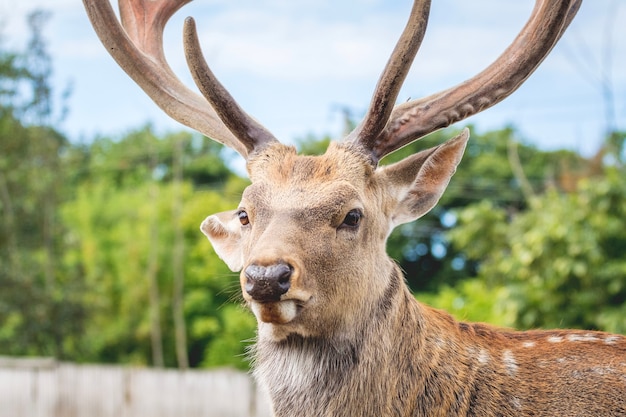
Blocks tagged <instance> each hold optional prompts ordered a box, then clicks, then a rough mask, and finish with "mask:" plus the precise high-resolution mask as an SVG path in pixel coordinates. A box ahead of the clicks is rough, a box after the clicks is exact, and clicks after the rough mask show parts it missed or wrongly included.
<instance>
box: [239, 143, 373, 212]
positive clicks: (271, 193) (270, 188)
mask: <svg viewBox="0 0 626 417" xmlns="http://www.w3.org/2000/svg"><path fill="white" fill-rule="evenodd" d="M248 172H249V174H250V179H251V180H252V185H250V186H249V187H248V188H247V189H246V191H245V192H244V195H243V203H247V204H253V205H257V204H258V205H261V204H262V205H266V206H270V207H273V208H307V209H309V210H315V209H322V208H327V209H328V210H332V209H333V207H334V208H335V209H339V208H341V207H344V206H345V205H348V204H352V203H355V202H358V201H361V202H362V201H363V200H364V198H365V197H366V196H367V195H369V194H371V192H372V189H374V188H376V185H375V183H376V176H375V171H374V167H373V165H372V164H371V163H370V162H369V160H368V159H367V157H366V156H365V155H364V154H363V153H362V152H361V151H360V150H359V149H357V148H354V147H351V146H347V145H341V144H335V143H331V145H330V146H329V148H328V150H327V151H326V153H325V154H323V155H319V156H306V155H298V154H297V153H296V151H295V149H294V148H292V147H288V146H284V145H280V144H277V145H273V146H271V147H269V148H268V149H266V150H264V152H263V153H262V154H260V155H258V156H255V157H254V158H252V159H251V160H250V161H249V162H248Z"/></svg>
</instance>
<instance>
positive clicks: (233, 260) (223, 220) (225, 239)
mask: <svg viewBox="0 0 626 417" xmlns="http://www.w3.org/2000/svg"><path fill="white" fill-rule="evenodd" d="M200 230H202V233H204V234H205V236H206V237H207V238H209V241H210V242H211V244H212V245H213V248H214V249H215V252H216V253H217V256H219V257H220V259H222V260H223V261H224V262H225V263H226V265H228V267H229V268H230V270H231V271H233V272H239V271H241V269H242V268H243V253H242V251H241V222H240V220H239V218H238V217H237V210H231V211H225V212H222V213H217V214H214V215H212V216H209V217H207V218H206V219H204V221H203V222H202V224H201V225H200Z"/></svg>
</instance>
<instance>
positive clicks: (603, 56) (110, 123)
mask: <svg viewBox="0 0 626 417" xmlns="http://www.w3.org/2000/svg"><path fill="white" fill-rule="evenodd" d="M533 3H534V2H533V1H531V0H472V1H467V0H433V2H432V6H431V15H430V20H429V24H428V29H427V32H426V36H425V38H424V42H423V44H422V47H421V49H420V52H419V53H418V56H417V58H416V60H415V62H414V64H413V68H412V70H411V72H410V74H409V76H408V78H407V80H406V81H405V84H404V87H403V89H402V91H401V93H400V97H399V101H406V100H407V99H409V98H419V97H422V96H426V95H429V94H431V93H434V92H437V91H439V90H442V89H445V88H448V87H451V86H453V85H455V84H457V83H459V82H461V81H463V80H465V79H467V78H469V77H471V76H473V75H474V74H476V73H478V72H479V71H481V70H482V69H483V68H484V67H486V66H487V65H488V64H489V63H490V62H491V61H493V60H494V59H495V58H496V57H497V56H498V55H499V54H500V53H501V52H502V51H504V49H505V48H506V47H507V46H508V44H509V43H510V42H511V41H512V40H513V39H514V37H515V36H516V34H517V32H518V31H519V30H520V29H521V28H522V26H523V25H524V23H525V22H526V19H527V18H528V16H530V12H531V10H532V7H533ZM411 5H412V2H411V1H410V0H359V1H357V0H352V1H347V0H299V1H297V2H296V1H292V0H263V1H260V0H195V1H193V2H192V3H191V4H189V5H187V6H185V7H183V9H181V10H180V11H179V12H178V13H177V15H176V16H175V17H174V18H173V19H172V20H171V22H170V23H169V24H168V27H167V28H166V32H165V40H164V44H165V51H166V55H167V56H168V60H169V62H170V65H171V67H172V68H173V69H174V71H175V72H176V73H177V74H178V75H179V77H180V78H181V79H182V80H183V81H184V82H186V83H187V84H189V85H192V88H194V89H195V87H193V84H192V81H191V77H190V76H189V72H188V70H187V68H186V64H185V58H184V55H183V50H182V40H181V33H182V21H183V19H184V18H185V17H186V16H194V18H195V19H196V23H197V26H198V30H199V34H200V41H201V44H202V46H203V50H204V54H205V57H206V58H207V61H208V63H209V65H210V66H211V68H212V69H213V71H214V72H215V73H216V75H217V76H218V78H219V79H220V80H221V81H222V83H223V84H224V85H225V86H226V87H227V89H228V90H229V91H230V92H231V94H232V95H233V96H234V97H235V98H236V99H237V101H238V102H239V104H240V105H241V106H242V107H243V108H244V109H245V110H246V111H247V112H248V113H250V114H251V115H253V116H254V117H255V118H256V119H258V120H259V121H261V123H262V124H264V125H265V126H266V127H268V128H269V130H270V131H272V132H273V133H274V135H275V136H276V137H277V138H279V139H280V140H281V141H284V142H288V143H289V142H293V141H294V140H295V139H299V138H304V137H307V136H308V135H316V136H321V135H326V134H329V135H331V136H333V137H336V138H339V137H340V136H341V132H342V130H343V129H342V128H343V116H342V115H343V113H342V111H343V109H346V108H347V109H349V110H350V111H351V112H352V114H354V115H355V116H356V117H358V116H359V115H362V114H363V113H364V112H365V110H366V108H367V105H368V104H369V101H370V97H371V94H372V91H373V89H374V86H375V84H376V82H377V80H378V76H379V73H380V71H381V70H382V68H383V67H384V65H385V63H386V60H387V58H388V56H389V54H390V53H391V50H392V49H393V46H394V45H395V42H396V40H397V38H398V37H399V35H400V33H401V31H402V29H403V28H404V25H405V23H406V19H407V17H408V14H409V11H410V8H411ZM36 8H40V9H44V10H48V11H50V12H51V13H52V16H51V19H50V21H49V22H48V24H47V26H46V27H45V30H44V35H45V37H46V39H47V41H48V47H49V52H50V54H51V55H52V58H53V65H54V75H53V84H54V87H55V89H56V94H57V95H58V96H60V94H61V91H62V90H63V89H65V87H66V86H68V85H71V86H72V95H71V96H70V99H69V101H68V103H67V104H68V106H69V114H68V116H67V117H66V119H65V120H64V121H63V123H62V124H61V125H60V129H61V131H62V132H64V133H65V134H66V135H67V136H68V137H69V138H70V140H75V141H87V140H89V139H90V138H93V137H94V136H95V135H108V136H114V137H115V136H117V137H120V136H122V135H124V134H125V133H127V132H129V131H130V130H132V129H136V128H139V127H141V126H143V125H145V124H146V123H151V124H152V125H153V126H154V127H155V129H156V130H157V131H158V132H163V133H164V132H169V131H177V130H180V129H185V128H184V127H183V126H182V125H180V124H178V123H177V122H175V121H173V120H171V119H169V117H168V116H166V115H165V114H164V113H162V111H161V110H160V109H159V108H158V107H156V105H154V104H153V103H152V102H151V101H150V99H149V98H147V96H145V94H144V93H143V92H142V91H141V90H140V89H139V87H137V86H136V85H135V84H134V83H133V82H132V80H130V78H129V77H128V76H126V74H125V73H124V72H123V71H122V70H121V69H119V68H118V67H117V65H116V64H115V62H114V61H113V59H112V58H111V57H110V56H109V55H108V53H107V52H106V50H105V49H104V47H103V46H102V45H101V44H100V42H99V40H98V38H97V37H96V35H95V33H94V31H93V29H92V28H91V26H90V24H89V21H88V19H87V17H86V14H85V12H84V8H83V4H82V1H80V0H19V1H15V0H0V25H1V30H0V34H1V35H2V38H3V40H4V44H3V47H9V48H14V49H19V50H21V49H23V48H24V46H25V45H26V42H27V39H28V29H27V26H26V23H25V22H26V19H25V17H26V15H27V14H28V12H30V11H32V10H34V9H36ZM625 20H626V2H624V1H623V0H585V1H584V2H583V5H582V7H581V10H580V11H579V13H578V15H577V16H576V18H575V19H574V22H573V23H572V25H571V26H570V28H569V29H568V30H567V32H566V33H565V35H564V36H563V38H562V39H561V41H560V42H559V44H558V45H557V46H556V47H555V48H554V49H553V51H552V52H551V54H550V55H549V56H548V58H547V59H546V60H545V61H544V62H543V63H542V65H541V66H540V67H539V69H538V70H537V71H535V73H534V74H533V75H532V76H531V77H530V78H529V79H528V80H527V81H526V82H525V84H524V85H523V86H522V87H520V88H519V89H518V90H517V91H516V92H515V93H513V95H511V96H510V97H508V98H507V99H505V100H504V101H503V102H501V103H499V104H497V105H496V106H495V107H492V108H490V109H487V110H485V111H484V112H482V113H480V114H479V115H476V116H472V117H471V118H469V119H467V122H470V123H473V124H474V125H476V128H477V129H478V130H479V131H485V130H488V129H496V128H501V127H504V126H506V125H512V126H515V127H516V128H517V129H518V131H519V133H520V138H521V139H523V140H525V141H527V142H529V143H532V144H536V145H537V146H539V147H541V148H542V149H556V148H567V149H571V150H575V151H578V152H582V153H583V154H586V155H591V154H593V153H594V152H595V151H596V150H597V149H598V147H599V144H600V141H601V138H602V136H603V132H605V131H606V129H607V127H610V126H612V127H616V128H621V129H626V25H624V24H623V22H624V21H625ZM603 81H604V82H606V83H608V84H607V85H608V90H607V91H609V92H610V94H609V96H611V95H612V98H611V99H607V95H606V94H603V89H602V82H603ZM607 103H611V104H612V106H613V108H614V111H613V115H612V116H611V117H609V116H607ZM462 123H464V122H461V124H462Z"/></svg>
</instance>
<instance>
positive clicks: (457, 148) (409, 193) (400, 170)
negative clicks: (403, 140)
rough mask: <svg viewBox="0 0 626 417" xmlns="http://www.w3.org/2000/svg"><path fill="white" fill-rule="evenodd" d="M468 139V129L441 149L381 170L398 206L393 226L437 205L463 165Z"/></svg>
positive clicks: (415, 156) (418, 215)
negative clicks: (455, 173)
mask: <svg viewBox="0 0 626 417" xmlns="http://www.w3.org/2000/svg"><path fill="white" fill-rule="evenodd" d="M468 139H469V130H468V129H467V128H466V129H464V130H463V132H461V133H460V134H459V135H458V136H456V137H454V138H452V139H450V140H448V141H447V142H445V143H443V144H441V145H439V146H436V147H434V148H430V149H426V150H424V151H421V152H418V153H416V154H414V155H411V156H409V157H407V158H405V159H403V160H402V161H400V162H397V163H395V164H392V165H388V166H386V167H383V168H382V171H383V172H382V173H383V175H385V176H386V181H387V183H388V184H390V187H391V189H392V190H394V192H395V201H396V207H395V209H394V212H393V213H392V220H391V221H392V224H393V226H394V227H395V226H397V225H399V224H402V223H407V222H410V221H413V220H415V219H418V218H420V217H421V216H423V215H424V214H426V213H428V212H429V211H430V210H431V209H432V208H433V207H434V206H435V204H437V202H438V201H439V198H441V195H442V194H443V192H444V190H445V189H446V187H447V186H448V182H450V178H451V177H452V175H453V174H454V172H455V171H456V167H457V165H458V164H459V162H461V157H462V156H463V151H464V150H465V145H467V140H468Z"/></svg>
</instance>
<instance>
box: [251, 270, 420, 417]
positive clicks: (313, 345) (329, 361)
mask: <svg viewBox="0 0 626 417" xmlns="http://www.w3.org/2000/svg"><path fill="white" fill-rule="evenodd" d="M420 310H421V306H420V305H419V304H418V303H417V302H416V301H415V299H414V298H413V296H412V295H411V293H410V292H409V290H408V288H407V287H406V285H405V284H404V281H403V276H402V274H401V271H400V269H399V268H398V267H397V266H395V265H393V268H392V270H391V272H390V279H389V284H388V287H387V289H386V291H385V293H384V295H383V296H382V297H381V298H380V299H379V300H378V302H377V303H374V305H373V306H372V307H371V308H370V311H369V313H368V315H365V314H364V315H363V316H362V319H361V321H360V322H359V323H355V326H354V329H351V331H347V332H341V333H336V334H334V335H333V336H332V337H324V336H320V337H304V336H300V335H292V336H288V337H287V338H286V339H284V340H282V341H279V342H276V341H274V340H271V339H264V338H259V340H258V343H257V345H256V347H255V349H254V375H255V377H256V378H257V380H258V381H259V383H260V384H261V386H264V387H265V388H266V389H267V390H268V393H269V395H270V398H272V403H273V407H274V410H275V413H276V416H282V415H291V416H293V415H299V416H326V415H328V416H330V415H332V416H342V415H345V416H348V415H351V416H356V415H390V413H389V410H391V408H393V407H396V406H397V405H393V404H392V403H391V402H390V400H388V399H387V398H388V395H385V393H388V392H393V390H394V389H396V387H395V385H397V384H398V383H403V384H407V385H413V384H414V383H415V381H409V380H406V381H397V375H401V374H402V373H403V372H399V371H400V370H401V368H405V367H407V366H410V367H414V368H416V372H417V369H418V368H420V365H419V363H417V362H415V361H414V360H413V359H408V358H407V355H406V353H407V352H419V351H420V350H421V347H422V345H423V343H424V341H425V338H424V337H423V332H422V331H421V329H422V328H423V320H422V317H421V311H420ZM413 356H414V355H413V354H411V355H410V357H411V358H412V357H413ZM407 359H408V360H407ZM413 391H415V389H413ZM355 393H356V395H355ZM359 393H360V394H359ZM373 393H375V394H373ZM361 394H362V395H361ZM348 398H352V399H356V398H358V399H359V403H358V404H356V403H354V400H352V401H349V400H348Z"/></svg>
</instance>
